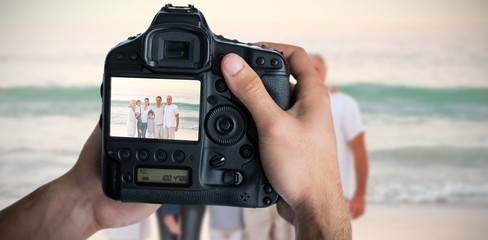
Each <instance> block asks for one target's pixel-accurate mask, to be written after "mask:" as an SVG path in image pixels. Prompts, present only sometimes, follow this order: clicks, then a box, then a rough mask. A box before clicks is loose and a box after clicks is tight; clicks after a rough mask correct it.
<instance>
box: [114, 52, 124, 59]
mask: <svg viewBox="0 0 488 240" xmlns="http://www.w3.org/2000/svg"><path fill="white" fill-rule="evenodd" d="M124 57H125V55H124V53H123V52H117V53H115V58H116V59H117V60H122V59H124Z"/></svg>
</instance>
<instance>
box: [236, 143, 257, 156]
mask: <svg viewBox="0 0 488 240" xmlns="http://www.w3.org/2000/svg"><path fill="white" fill-rule="evenodd" d="M239 154H240V155H241V157H243V158H250V157H251V156H252V155H253V154H254V149H253V147H252V146H251V145H249V144H246V145H244V146H242V147H241V148H240V149H239Z"/></svg>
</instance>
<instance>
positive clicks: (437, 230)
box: [0, 198, 488, 240]
mask: <svg viewBox="0 0 488 240" xmlns="http://www.w3.org/2000/svg"><path fill="white" fill-rule="evenodd" d="M0 200H1V201H0V203H1V204H0V205H1V207H2V208H3V207H5V206H7V205H9V204H11V203H12V202H13V201H15V199H6V198H1V199H0ZM150 222H151V236H150V238H149V240H158V239H159V236H158V229H157V225H156V218H155V216H154V215H151V216H150ZM352 227H353V239H356V240H391V239H395V240H407V239H408V240H411V239H415V240H418V239H426V240H450V239H453V240H454V239H456V240H458V239H469V240H485V239H488V206H486V205H483V206H473V205H469V206H465V205H460V204H457V205H456V204H402V205H399V204H394V205H387V204H369V205H368V206H367V210H366V213H365V215H364V216H363V217H361V218H360V219H358V220H354V221H353V222H352ZM202 230H203V231H202V234H201V236H202V237H201V240H209V237H208V215H207V216H205V220H204V226H203V227H202ZM89 239H91V240H107V238H106V237H105V236H104V234H103V232H98V233H96V234H94V235H93V236H91V237H90V238H89Z"/></svg>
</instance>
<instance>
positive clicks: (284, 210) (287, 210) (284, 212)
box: [276, 198, 295, 224]
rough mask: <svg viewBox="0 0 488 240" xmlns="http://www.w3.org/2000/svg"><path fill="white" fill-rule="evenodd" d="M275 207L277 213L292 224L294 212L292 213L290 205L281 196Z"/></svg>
mask: <svg viewBox="0 0 488 240" xmlns="http://www.w3.org/2000/svg"><path fill="white" fill-rule="evenodd" d="M276 208H277V209H278V214H279V215H280V216H281V217H282V218H283V219H285V221H287V222H289V223H290V224H293V218H294V216H295V214H294V213H293V210H292V209H291V207H290V205H289V204H288V203H286V202H285V200H283V198H280V199H279V200H278V202H277V203H276Z"/></svg>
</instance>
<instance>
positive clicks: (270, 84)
mask: <svg viewBox="0 0 488 240" xmlns="http://www.w3.org/2000/svg"><path fill="white" fill-rule="evenodd" d="M261 81H263V84H264V86H265V87H266V90H267V91H268V93H269V95H270V96H271V97H272V98H273V100H274V101H275V102H276V104H277V105H278V106H279V107H280V108H281V109H284V110H287V109H288V108H290V82H289V78H288V76H287V75H263V76H261Z"/></svg>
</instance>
